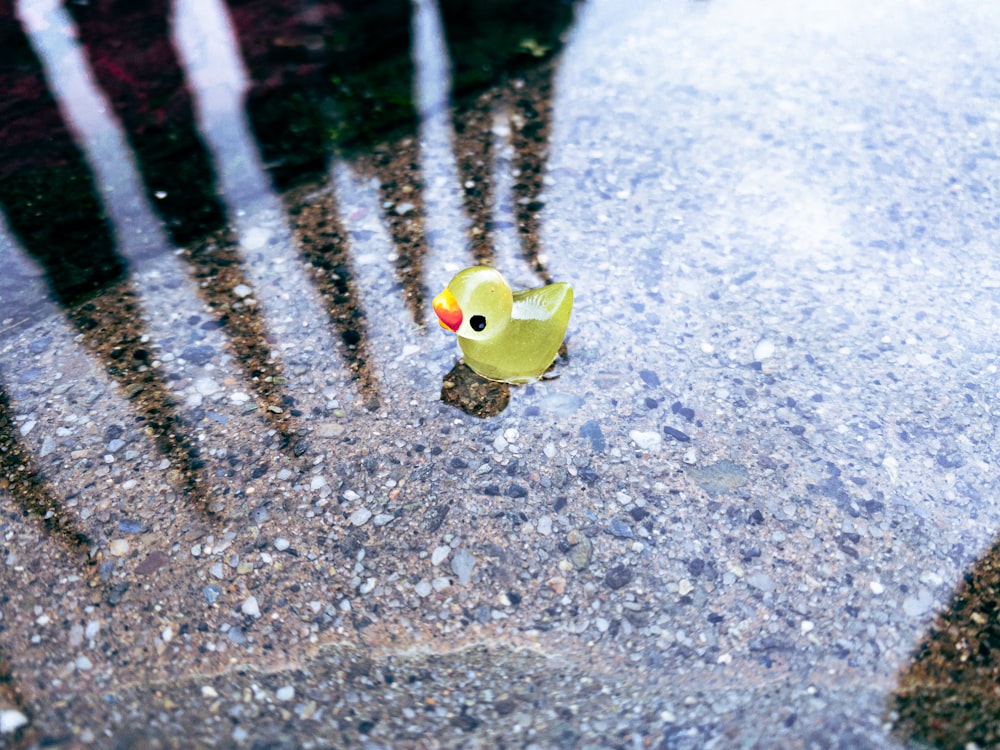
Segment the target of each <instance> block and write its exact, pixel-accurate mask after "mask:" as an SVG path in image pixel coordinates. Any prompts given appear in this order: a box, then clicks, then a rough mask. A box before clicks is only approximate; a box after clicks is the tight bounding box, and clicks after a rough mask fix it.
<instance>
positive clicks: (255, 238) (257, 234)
mask: <svg viewBox="0 0 1000 750" xmlns="http://www.w3.org/2000/svg"><path fill="white" fill-rule="evenodd" d="M270 239H271V230H270V229H267V228H266V227H251V228H250V229H248V230H247V231H246V232H245V233H244V234H243V236H242V237H240V245H242V246H243V247H245V248H246V249H247V250H259V249H260V248H262V247H264V246H265V245H266V244H267V243H268V242H269V241H270Z"/></svg>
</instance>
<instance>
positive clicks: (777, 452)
mask: <svg viewBox="0 0 1000 750" xmlns="http://www.w3.org/2000/svg"><path fill="white" fill-rule="evenodd" d="M997 39H1000V9H998V8H997V7H994V6H993V5H992V4H990V3H981V4H977V3H972V2H960V3H958V4H955V3H943V2H938V1H937V0H927V1H926V2H923V3H918V4H913V3H903V2H889V3H887V4H882V5H881V6H880V7H879V8H872V7H871V6H870V4H867V3H861V2H848V3H846V4H845V3H839V4H838V6H837V8H836V9H835V10H834V9H831V10H829V11H826V10H819V9H808V8H805V7H803V6H802V4H798V3H791V2H789V3H780V2H776V3H770V4H768V7H767V8H760V7H759V6H758V4H753V5H752V6H751V4H747V3H740V2H736V0H732V1H723V2H713V3H694V4H681V3H673V2H670V3H660V2H644V3H637V4H629V5H628V7H627V8H626V7H625V6H623V4H621V3H616V2H613V0H595V1H594V2H592V3H590V4H589V5H587V6H585V7H584V8H583V10H582V12H581V17H580V20H579V22H578V24H577V26H576V28H575V29H574V31H573V34H572V36H571V38H570V43H569V45H568V47H567V49H566V51H565V52H564V54H563V57H562V62H561V66H560V69H559V73H558V78H557V96H556V101H555V117H556V119H555V131H554V135H553V140H552V144H551V148H550V158H549V162H548V177H547V181H546V184H547V188H546V193H545V196H544V197H545V209H544V212H543V214H542V226H543V232H542V243H543V247H544V249H545V260H546V263H547V265H548V268H549V269H550V271H551V273H552V275H553V277H554V278H556V279H559V280H570V281H572V283H573V284H574V287H575V290H576V299H577V302H576V309H575V311H574V317H573V321H572V323H571V330H570V335H569V339H568V349H569V361H568V363H565V364H561V365H560V366H559V368H558V370H557V372H558V378H557V379H555V380H552V381H547V382H542V383H538V384H535V385H533V386H530V387H527V388H517V389H514V390H513V392H512V396H511V401H510V405H509V406H508V408H507V409H506V411H504V412H503V413H502V414H501V415H500V416H497V417H494V418H491V419H487V420H480V419H477V418H475V417H471V416H468V415H466V414H463V413H462V412H459V411H457V410H455V409H452V408H450V407H447V406H445V405H443V404H441V403H440V399H439V394H440V390H441V381H442V378H443V377H444V375H445V374H446V373H447V372H448V370H449V369H450V368H451V366H452V365H453V364H454V360H455V357H456V354H455V350H454V348H453V341H452V340H450V339H449V338H447V337H446V336H445V334H444V333H443V332H442V331H440V330H438V329H437V328H436V327H434V328H433V329H427V330H421V329H416V328H414V327H413V326H412V325H411V324H410V323H409V316H408V313H407V311H406V307H405V305H404V303H403V300H401V299H398V298H396V297H395V296H394V294H393V291H394V290H393V285H392V279H391V273H392V266H391V261H390V259H389V258H390V256H391V255H392V254H393V248H392V247H391V245H390V242H389V239H388V235H387V233H386V230H385V226H384V221H383V219H382V218H381V209H380V207H379V204H378V197H377V195H376V194H375V192H374V191H373V190H371V188H370V186H369V185H368V184H367V183H366V182H364V181H361V180H357V181H355V178H354V177H353V176H352V174H351V172H350V168H349V167H342V168H341V170H340V172H338V175H337V179H336V181H335V184H336V186H337V189H338V195H337V201H338V203H339V206H340V213H341V215H342V216H343V217H345V225H346V229H347V230H348V232H349V233H352V236H354V237H355V238H356V247H354V248H353V249H352V254H353V259H354V270H355V273H356V275H357V278H358V279H359V287H360V289H361V291H360V295H359V296H360V300H359V302H360V306H361V308H362V309H363V310H364V311H365V312H366V325H367V329H366V336H367V346H368V350H369V352H370V355H371V364H372V372H373V375H374V382H375V384H376V387H377V388H378V390H379V395H380V396H381V398H380V406H379V408H378V409H377V410H375V411H369V410H367V409H365V408H364V407H363V405H362V400H363V399H362V397H361V394H359V393H358V392H357V386H356V384H355V383H354V382H353V381H352V380H351V379H350V377H349V376H348V374H347V372H346V370H345V368H344V364H343V359H342V358H341V356H340V352H339V346H340V344H339V343H338V342H337V341H336V339H335V337H333V336H332V335H331V333H330V332H329V331H328V330H327V328H326V325H327V319H326V315H325V313H324V311H323V309H322V303H321V302H320V301H319V298H318V296H316V295H314V294H313V293H312V292H311V291H310V288H309V281H308V277H307V276H306V275H305V274H303V273H302V271H301V268H300V264H299V263H298V261H297V260H296V253H295V247H294V243H295V242H296V241H297V240H296V238H295V237H294V236H293V235H292V234H290V233H289V231H288V230H287V228H286V226H285V221H284V219H283V217H281V216H280V214H277V213H275V210H276V209H275V208H274V205H276V204H271V207H270V208H268V209H266V210H261V211H260V212H259V213H258V212H256V211H254V212H250V213H248V214H247V215H245V216H243V217H242V218H240V220H239V221H240V230H241V236H242V238H243V244H244V252H245V253H246V257H247V259H248V273H249V275H250V278H251V281H252V282H253V284H254V287H255V288H254V298H255V299H256V304H259V305H261V306H262V308H263V309H264V310H265V319H266V320H267V321H268V324H269V335H270V336H271V337H272V340H273V342H275V343H274V345H273V351H274V352H275V356H276V357H277V358H280V360H281V361H282V363H283V366H284V371H285V375H286V377H287V382H286V384H285V385H284V392H285V393H287V394H288V395H289V396H291V397H292V398H293V400H294V408H295V409H296V410H297V411H298V412H301V415H302V416H301V417H299V419H300V421H299V423H298V424H300V425H301V428H302V432H304V433H305V436H306V437H305V439H306V441H307V443H308V450H307V451H306V452H305V453H304V455H294V454H293V453H292V452H291V451H287V450H282V449H281V448H280V446H279V441H277V440H275V439H274V437H273V436H274V430H273V428H272V427H271V426H269V423H268V422H266V421H265V420H263V419H261V418H260V417H259V413H258V412H254V411H253V410H252V409H250V408H249V407H252V406H253V398H252V397H251V396H248V395H247V394H248V393H249V392H250V391H249V390H248V387H247V384H246V383H245V382H244V380H243V376H242V374H241V370H240V364H239V362H238V361H237V360H236V359H235V358H234V357H233V356H232V354H231V352H230V349H229V348H228V345H227V343H226V341H225V336H224V332H222V331H219V330H211V329H210V328H209V329H208V330H206V329H205V328H204V327H203V324H204V322H205V321H206V320H207V319H208V316H207V314H206V311H205V310H204V309H203V308H202V303H201V302H200V301H199V300H198V298H197V297H196V296H195V294H194V292H193V291H192V290H193V287H192V282H190V281H189V280H188V279H187V277H185V276H184V273H185V272H184V270H183V268H180V267H179V266H177V265H175V264H176V263H177V262H178V261H177V260H176V258H174V257H173V256H169V257H167V258H161V259H159V260H157V261H155V262H148V263H146V264H144V265H142V266H141V267H139V269H138V270H137V271H136V273H135V278H134V280H133V282H134V286H135V288H136V289H138V290H139V291H140V294H141V295H142V299H143V304H144V307H145V309H146V311H147V315H148V318H149V320H148V327H147V333H148V335H149V336H150V338H151V341H150V344H149V346H150V348H151V350H152V351H153V353H154V355H155V358H156V360H157V362H158V364H157V365H156V366H157V367H159V368H160V369H161V371H162V372H163V373H164V378H165V382H166V383H167V384H168V387H169V389H170V391H171V392H172V393H173V394H174V395H175V396H176V400H177V402H178V404H179V405H180V406H179V409H180V412H181V414H182V415H185V417H186V419H188V420H189V423H190V431H191V436H192V438H193V440H194V442H195V443H196V444H197V445H198V446H199V447H200V449H201V456H200V457H201V458H202V459H203V460H204V461H205V462H206V464H207V469H206V476H207V479H206V480H205V483H206V485H207V486H208V490H207V491H208V494H209V496H210V497H211V499H212V501H213V502H216V503H219V504H221V507H222V508H223V509H224V510H223V512H222V514H221V518H220V519H216V520H213V519H210V518H208V517H206V516H204V514H203V513H202V512H201V511H200V509H199V507H198V506H197V504H194V503H190V502H187V501H186V500H185V497H184V493H183V492H182V491H181V489H180V488H179V487H178V480H177V475H176V472H177V468H176V467H175V466H172V465H171V463H170V461H168V460H167V459H165V458H163V456H162V455H160V454H159V453H158V451H157V448H156V446H155V445H154V443H153V442H152V441H151V439H150V438H149V436H148V435H146V434H145V433H144V431H143V429H142V425H141V424H138V423H137V422H136V418H135V414H134V413H133V411H132V407H131V406H130V403H129V401H128V400H127V399H126V397H125V396H124V395H123V394H121V393H120V392H119V391H118V390H117V389H116V386H115V385H114V382H113V381H112V379H111V378H110V377H109V376H108V375H107V374H106V373H105V369H104V366H103V365H102V364H101V363H100V362H98V361H96V360H95V358H94V357H93V356H91V355H89V354H88V353H87V351H86V350H85V349H84V348H83V347H82V345H81V342H80V340H79V338H78V337H77V336H76V335H75V333H74V332H73V331H72V330H71V329H69V328H68V327H67V325H66V324H65V322H64V320H63V318H62V317H61V315H59V314H58V313H53V314H50V315H48V316H43V317H42V318H41V319H40V320H38V321H37V322H35V323H32V324H31V327H30V328H28V329H27V330H25V329H24V327H21V328H19V329H17V330H15V331H13V332H11V333H9V334H7V335H6V336H5V337H4V338H3V339H2V340H0V382H2V384H3V387H4V389H5V390H6V392H7V393H8V395H9V397H10V401H11V408H12V411H13V413H14V415H15V418H16V420H15V425H16V433H17V436H18V439H19V441H20V442H21V444H22V445H23V446H24V447H25V449H26V451H27V452H28V453H29V454H30V456H31V457H32V458H33V460H34V462H35V464H36V466H37V467H38V469H39V471H40V473H41V475H42V476H43V477H44V479H45V484H46V486H47V487H48V488H49V491H50V493H51V494H52V495H54V496H56V497H59V498H62V499H63V504H64V507H65V508H66V509H67V513H68V516H69V517H70V519H71V520H72V522H73V523H74V524H76V525H77V526H78V527H79V528H80V529H82V530H83V532H84V533H86V534H87V535H88V536H89V537H90V538H91V539H92V540H93V548H92V552H93V553H94V555H95V556H96V558H97V562H98V565H97V566H82V565H81V564H80V560H79V557H78V556H76V557H74V555H75V553H74V552H73V550H72V549H70V548H69V547H67V546H66V545H61V544H60V542H59V541H58V540H57V539H54V538H52V537H47V536H46V534H45V533H44V530H43V528H42V524H41V522H39V521H38V520H37V519H31V518H26V517H25V516H24V514H23V513H22V512H21V510H20V508H19V506H18V505H17V500H16V496H15V494H14V493H13V492H12V491H11V489H10V486H9V485H5V487H6V488H3V487H0V512H2V516H0V563H2V565H0V575H2V588H3V591H2V594H0V602H2V610H0V614H2V619H0V648H2V649H3V653H4V655H5V656H6V658H7V660H8V662H9V671H10V676H11V679H12V681H13V684H14V685H15V687H16V689H17V691H18V695H19V696H20V697H19V698H18V701H19V702H18V703H16V705H15V704H11V705H9V706H7V708H8V710H17V711H21V712H22V713H24V714H25V715H26V716H28V717H29V718H30V719H31V724H30V725H29V728H30V729H31V732H32V734H27V735H25V736H24V737H25V738H26V739H25V741H26V742H42V741H43V740H49V739H51V740H52V741H54V742H62V743H65V744H67V745H70V744H72V743H73V742H79V743H82V744H94V745H98V746H108V745H109V744H110V743H113V742H117V743H119V744H118V746H126V745H127V744H128V743H129V742H139V741H140V739H137V738H142V739H141V741H142V742H143V743H153V744H155V743H157V742H159V743H161V744H163V745H164V746H171V745H177V744H178V743H181V744H183V741H184V740H185V739H190V738H196V739H197V743H198V744H201V745H205V746H211V745H216V746H230V745H232V746H264V745H265V743H267V742H279V741H284V742H286V743H287V744H288V746H307V745H311V746H316V747H327V746H336V745H347V744H352V743H358V742H362V741H364V742H367V743H368V746H371V747H382V746H385V747H388V746H394V747H474V746H481V747H499V746H501V745H503V746H511V747H513V746H518V747H527V746H536V747H588V746H589V747H608V746H615V747H629V748H631V747H635V748H638V747H647V746H652V747H664V748H674V747H677V748H681V747H683V748H689V747H690V748H694V747H715V748H729V747H755V746H771V747H773V746H781V747H802V748H806V747H896V746H902V745H903V744H905V742H906V740H905V739H902V738H899V737H896V736H893V735H892V734H890V733H889V726H890V722H891V718H892V717H891V716H890V714H889V709H888V700H889V696H890V695H891V693H892V691H893V689H894V687H895V684H896V683H895V681H896V675H897V673H898V671H899V670H900V669H901V668H903V667H904V666H905V665H906V663H907V662H908V660H909V658H910V654H911V652H912V650H913V648H914V647H915V646H916V644H917V643H918V641H919V639H920V638H921V635H922V634H923V633H924V632H925V629H926V627H927V626H928V624H929V623H930V621H931V620H932V618H933V616H934V613H935V611H937V610H939V609H941V608H943V607H945V606H946V605H947V603H948V600H949V597H950V595H951V593H952V591H953V590H954V587H955V586H956V584H957V583H958V582H959V581H960V580H961V577H962V575H963V572H964V571H965V570H966V569H967V568H968V567H969V566H970V565H971V564H973V562H974V561H975V560H976V558H977V556H978V555H979V554H980V553H981V552H982V551H983V550H984V549H985V548H986V547H987V546H988V545H989V544H990V542H991V540H992V539H993V537H994V535H995V534H996V531H997V529H998V528H1000V504H998V500H997V498H998V493H997V489H998V480H997V476H998V474H997V459H998V456H997V448H996V446H997V424H998V414H997V411H996V399H997V396H998V395H1000V387H998V375H997V354H998V341H1000V338H998V334H1000V323H998V321H1000V263H998V260H997V253H996V247H997V240H998V237H1000V234H998V233H1000V218H998V209H997V205H998V199H1000V161H998V158H997V153H998V151H997V139H998V130H1000V108H998V105H997V102H1000V51H998V50H1000V48H998V47H997V45H996V40H997ZM428 142H429V143H432V142H433V139H429V141H428ZM425 158H426V161H425V167H426V169H427V173H426V175H425V178H426V183H427V184H428V185H429V186H431V187H430V188H429V192H428V211H429V212H430V213H431V216H430V218H429V221H428V224H429V226H430V227H431V228H438V229H439V233H438V234H437V235H435V239H434V241H433V242H432V246H433V252H434V255H433V256H432V257H431V258H430V259H429V260H428V263H427V268H428V277H427V283H428V286H429V287H431V288H436V287H437V286H439V285H440V284H441V283H442V282H443V281H444V280H446V279H447V274H448V272H449V271H450V270H452V269H457V268H458V267H460V266H461V265H464V264H465V263H466V260H465V259H463V258H462V257H461V256H460V255H457V254H455V253H454V252H449V250H448V248H449V246H450V247H452V248H453V247H456V246H461V245H462V244H464V243H463V240H462V236H463V229H462V221H463V220H462V218H461V215H460V211H461V209H460V208H458V206H459V204H458V203H457V200H456V197H455V196H456V193H455V191H454V190H452V189H451V188H450V187H449V184H450V183H449V182H448V179H449V178H450V177H451V176H453V175H454V171H453V168H452V167H451V165H450V163H449V161H448V157H447V154H445V153H442V152H441V151H439V150H438V151H434V150H431V151H430V152H429V153H427V154H426V155H425ZM501 163H506V162H501ZM501 182H502V181H501ZM508 210H509V208H508ZM456 213H457V214H458V215H457V218H456V216H455V214H456ZM449 217H450V218H449ZM504 242H506V243H507V245H506V246H507V247H508V248H509V247H510V246H512V245H513V246H516V241H515V240H513V239H511V238H506V239H502V240H501V244H502V243H504ZM0 252H3V253H6V254H7V255H8V256H9V255H10V254H11V253H13V252H14V251H13V250H12V249H11V248H10V246H9V243H8V245H7V246H5V248H4V249H3V250H2V251H0ZM506 252H507V255H506V256H504V255H501V258H506V260H504V261H503V263H506V264H516V263H517V262H518V261H517V260H516V253H515V252H513V251H509V250H508V251H506ZM10 262H14V261H10ZM505 270H506V269H505ZM510 274H511V275H512V276H514V277H515V278H517V277H520V278H522V279H527V280H528V281H530V279H531V276H530V274H529V273H528V272H527V271H526V270H525V269H523V268H522V269H518V268H513V269H511V270H510ZM28 275H30V274H28V272H24V274H22V275H17V276H16V277H15V276H13V275H12V276H10V277H8V278H17V279H18V280H19V281H18V283H21V281H20V280H21V279H23V278H26V277H27V276H28ZM170 279H174V280H175V281H172V282H171V281H169V280H170ZM11 294H12V291H11V289H10V284H7V286H4V285H3V283H2V282H0V299H10V298H11ZM4 317H5V318H9V320H8V321H4V322H3V323H0V328H3V327H6V326H9V325H11V324H13V323H15V322H17V321H16V320H14V319H13V317H12V316H7V315H4ZM195 346H204V347H208V348H207V349H205V350H203V351H204V352H205V356H204V357H203V358H202V357H195V358H194V359H198V360H200V361H198V362H195V361H191V358H188V359H185V356H184V352H185V350H187V351H189V352H190V347H195ZM248 402H249V405H248ZM116 426H117V427H116ZM269 431H270V435H269ZM119 443H120V445H119ZM361 511H364V512H361ZM135 529H138V530H137V531H136V530H135ZM279 540H287V542H288V544H287V545H286V544H285V543H284V542H281V541H279ZM153 553H155V554H153ZM151 555H152V556H151ZM125 584H127V588H123V587H125ZM116 587H117V588H116ZM116 592H117V593H116ZM251 597H252V598H253V602H252V603H251V602H250V598H251ZM112 600H114V606H112ZM94 623H96V624H94ZM289 687H292V688H294V689H293V690H292V691H289V690H288V688H289ZM6 700H7V701H8V703H11V699H9V698H8V699H6ZM3 708H5V706H4V705H0V709H3ZM105 733H106V734H105ZM3 736H4V735H0V738H2V737H3ZM7 736H10V737H13V734H12V733H8V735H7ZM111 737H114V738H116V739H115V740H112V739H111ZM959 739H961V738H959ZM255 742H256V743H257V745H254V743H255ZM267 746H276V745H267Z"/></svg>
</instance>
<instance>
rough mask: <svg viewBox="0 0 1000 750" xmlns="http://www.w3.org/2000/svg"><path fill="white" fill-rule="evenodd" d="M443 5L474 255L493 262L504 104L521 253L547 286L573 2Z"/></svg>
mask: <svg viewBox="0 0 1000 750" xmlns="http://www.w3.org/2000/svg"><path fill="white" fill-rule="evenodd" d="M440 7H441V18H442V23H443V25H444V33H445V38H446V40H447V45H448V51H449V55H450V57H451V64H452V99H453V110H452V117H453V128H454V131H455V153H456V158H457V161H458V167H459V176H460V178H461V182H462V190H463V197H464V203H465V208H466V212H467V214H468V216H469V218H470V219H471V223H472V228H471V233H472V237H471V239H472V244H473V252H474V254H475V256H476V259H477V260H479V261H480V262H489V261H490V260H491V259H492V248H493V241H492V238H491V230H492V219H491V207H492V206H493V204H494V202H495V199H496V196H495V193H494V189H493V179H494V174H495V154H494V148H493V133H492V128H493V115H494V111H495V110H496V108H497V106H498V105H504V106H506V107H508V108H509V109H510V129H511V142H512V145H513V148H514V153H515V156H514V164H513V168H514V171H515V175H516V176H515V182H514V200H515V206H516V207H515V216H516V220H517V229H518V234H519V236H520V239H521V249H522V252H523V254H524V257H525V259H526V260H527V261H528V262H529V263H530V264H531V265H532V266H533V268H534V269H535V271H536V272H537V273H538V274H539V275H540V276H541V277H542V278H543V279H545V280H546V281H550V280H551V279H550V277H549V274H548V271H547V270H546V269H545V267H544V266H543V264H542V263H541V262H540V259H539V255H540V252H541V247H540V244H539V234H540V232H539V230H540V226H539V221H538V214H539V211H540V210H541V208H542V203H541V201H540V200H539V196H540V194H541V191H542V179H543V177H544V172H545V163H546V160H547V159H548V152H549V139H550V137H551V134H552V102H553V99H554V96H555V92H554V87H553V79H554V77H555V73H556V68H557V56H558V53H559V51H560V50H561V49H562V45H563V36H564V35H565V34H566V32H567V30H568V29H569V28H570V26H571V25H572V23H573V19H574V14H575V4H574V3H573V2H570V1H567V0H556V1H555V2H544V3H530V4H526V3H520V2H515V0H483V1H482V2H467V0H440Z"/></svg>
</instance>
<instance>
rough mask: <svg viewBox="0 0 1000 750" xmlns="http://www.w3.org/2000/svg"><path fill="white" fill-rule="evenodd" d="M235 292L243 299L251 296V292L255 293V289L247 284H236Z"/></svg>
mask: <svg viewBox="0 0 1000 750" xmlns="http://www.w3.org/2000/svg"><path fill="white" fill-rule="evenodd" d="M233 294H235V295H236V296H237V297H239V298H240V299H243V298H244V297H249V296H250V295H251V294H253V289H251V288H250V287H248V286H247V285H246V284H237V285H236V286H234V287H233Z"/></svg>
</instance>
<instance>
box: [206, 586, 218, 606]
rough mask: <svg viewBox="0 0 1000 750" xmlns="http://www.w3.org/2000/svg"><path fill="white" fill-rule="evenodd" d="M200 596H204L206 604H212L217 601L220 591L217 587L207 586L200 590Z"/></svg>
mask: <svg viewBox="0 0 1000 750" xmlns="http://www.w3.org/2000/svg"><path fill="white" fill-rule="evenodd" d="M202 594H203V595H204V597H205V601H206V602H208V603H209V604H214V603H215V602H216V601H217V600H218V598H219V596H221V595H222V591H221V590H220V589H219V587H218V586H211V585H209V586H206V587H205V588H204V589H202Z"/></svg>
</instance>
